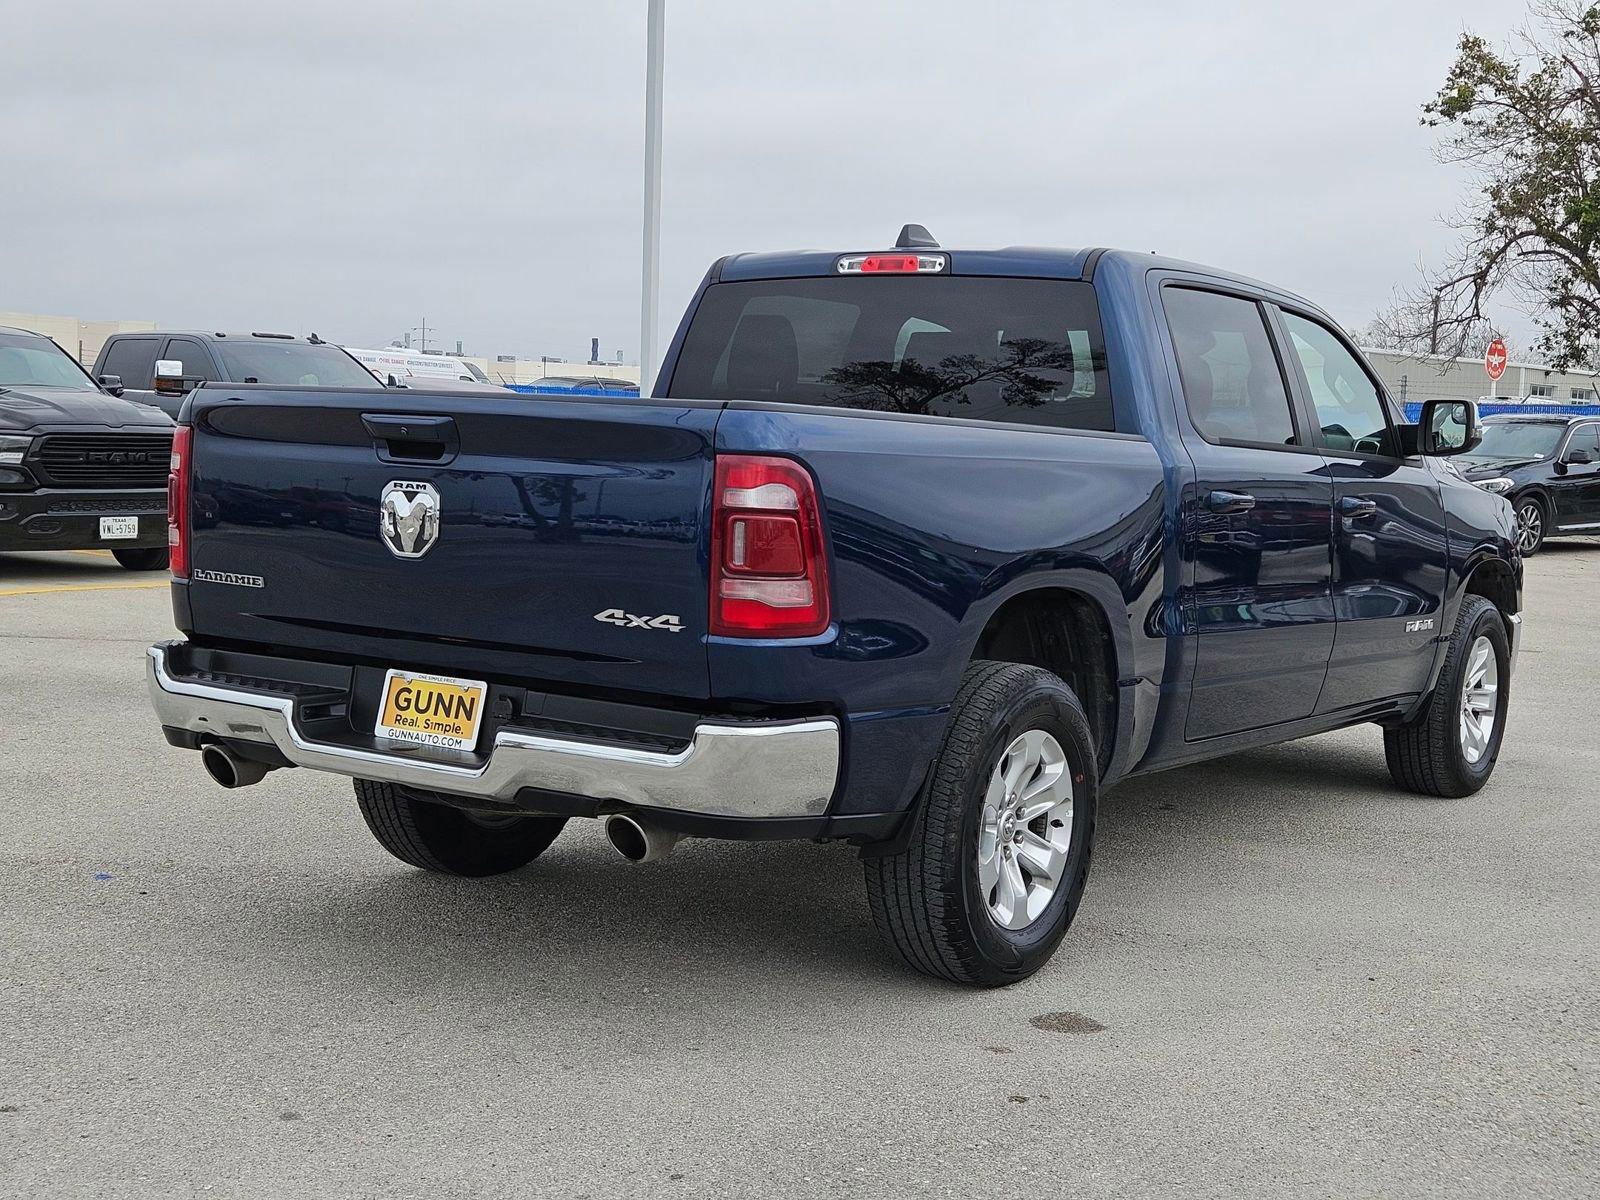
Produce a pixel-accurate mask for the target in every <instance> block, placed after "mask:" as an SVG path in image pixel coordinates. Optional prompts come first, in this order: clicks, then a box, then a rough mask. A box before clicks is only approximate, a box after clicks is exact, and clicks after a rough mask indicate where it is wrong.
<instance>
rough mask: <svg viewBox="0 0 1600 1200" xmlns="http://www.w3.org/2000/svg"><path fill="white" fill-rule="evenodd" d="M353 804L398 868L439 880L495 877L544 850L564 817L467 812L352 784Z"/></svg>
mask: <svg viewBox="0 0 1600 1200" xmlns="http://www.w3.org/2000/svg"><path fill="white" fill-rule="evenodd" d="M355 785H356V804H357V805H359V806H360V808H361V815H362V817H363V818H365V820H366V822H367V828H368V829H370V830H371V831H372V836H373V837H375V838H377V839H378V843H379V844H380V845H381V846H382V847H383V848H384V849H385V850H387V851H388V852H389V853H390V854H392V855H394V856H395V857H396V858H398V859H399V860H400V861H401V862H404V863H410V864H411V865H412V866H413V867H421V868H422V869H423V870H424V871H436V872H438V873H439V874H441V875H468V876H483V875H501V874H504V873H505V872H507V871H515V870H517V869H518V868H519V867H525V866H527V865H528V864H529V863H531V862H532V861H533V860H534V859H536V858H538V857H539V855H541V854H543V853H544V852H545V851H546V850H548V849H549V848H550V843H552V842H554V841H555V840H556V837H557V836H558V835H559V834H560V833H561V827H562V826H563V825H565V824H566V823H567V819H566V818H565V817H543V816H528V815H523V814H521V813H487V812H469V811H467V810H466V809H461V808H456V807H454V806H453V805H450V804H445V803H443V802H441V801H440V800H439V799H437V798H436V797H434V795H433V793H431V792H424V791H418V790H414V789H412V788H404V787H399V786H398V785H396V784H392V783H374V782H373V781H371V780H370V779H357V780H356V781H355Z"/></svg>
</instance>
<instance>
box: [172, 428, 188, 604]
mask: <svg viewBox="0 0 1600 1200" xmlns="http://www.w3.org/2000/svg"><path fill="white" fill-rule="evenodd" d="M193 437H194V430H193V429H191V428H190V427H189V426H187V425H179V426H178V428H177V429H176V430H175V431H174V432H173V435H172V465H171V466H170V467H168V468H167V562H168V564H169V565H170V566H171V567H172V577H173V578H174V579H187V578H189V445H190V443H191V441H192V440H193Z"/></svg>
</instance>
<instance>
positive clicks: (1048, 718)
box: [864, 662, 1099, 987]
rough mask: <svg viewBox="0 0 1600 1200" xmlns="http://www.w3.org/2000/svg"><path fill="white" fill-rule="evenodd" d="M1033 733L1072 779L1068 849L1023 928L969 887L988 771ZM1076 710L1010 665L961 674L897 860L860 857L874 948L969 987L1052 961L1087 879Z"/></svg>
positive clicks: (1086, 791) (1057, 684)
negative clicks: (1053, 883)
mask: <svg viewBox="0 0 1600 1200" xmlns="http://www.w3.org/2000/svg"><path fill="white" fill-rule="evenodd" d="M1030 729H1042V730H1044V731H1045V732H1047V733H1049V734H1051V735H1052V736H1053V737H1054V738H1055V739H1056V741H1057V743H1059V745H1060V747H1061V749H1062V751H1063V752H1064V754H1065V759H1066V769H1067V771H1068V772H1069V777H1070V779H1071V782H1072V788H1073V795H1072V804H1073V815H1072V833H1071V840H1070V844H1069V845H1070V849H1069V851H1068V854H1067V859H1066V865H1065V869H1064V870H1063V872H1062V874H1061V877H1060V882H1059V883H1058V884H1057V887H1056V891H1055V894H1054V896H1052V897H1051V899H1050V901H1049V903H1048V905H1047V906H1046V907H1045V908H1044V909H1043V911H1041V912H1040V913H1039V915H1038V916H1037V917H1036V918H1035V919H1034V920H1033V922H1032V923H1031V924H1028V925H1026V926H1025V927H1023V928H1021V929H1017V930H1009V929H1005V928H1002V926H1001V925H1000V924H999V923H998V922H997V921H996V920H995V919H994V918H992V917H991V916H990V913H989V908H988V904H987V902H986V898H985V897H984V895H983V894H982V892H981V890H980V885H979V882H978V837H979V833H980V829H981V826H982V820H983V811H984V804H985V793H986V791H987V788H988V782H989V777H990V773H991V772H992V771H993V770H994V769H995V767H996V765H997V764H998V763H999V761H1000V756H1001V755H1002V754H1003V753H1004V752H1005V750H1006V748H1007V747H1008V746H1009V745H1010V744H1011V742H1012V740H1013V739H1014V738H1015V737H1017V736H1018V735H1020V734H1022V733H1024V732H1026V731H1028V730H1030ZM1095 761H1096V760H1095V751H1094V739H1093V737H1092V736H1091V734H1090V732H1089V722H1088V719H1087V718H1086V717H1085V716H1084V712H1083V706H1082V705H1081V704H1080V703H1079V702H1078V698H1077V697H1076V696H1075V695H1073V694H1072V689H1071V688H1069V687H1068V686H1067V685H1066V684H1065V683H1063V682H1062V681H1061V680H1060V679H1059V678H1057V677H1056V676H1055V675H1052V674H1051V673H1050V672H1049V671H1045V670H1042V669H1040V668H1038V667H1028V666H1021V665H1018V664H1016V663H999V662H975V663H973V664H972V665H971V666H969V667H968V668H967V671H966V674H965V675H964V676H963V677H962V680H961V687H960V689H959V691H958V692H957V693H956V700H955V704H954V706H953V707H952V709H951V713H950V725H949V728H948V730H947V731H946V733H945V738H944V743H943V745H942V747H941V748H940V751H939V757H938V759H937V760H936V762H935V764H934V769H933V774H932V777H931V778H930V780H929V782H928V786H927V787H926V788H925V789H924V792H923V794H922V796H921V799H920V803H919V804H918V807H917V812H916V816H915V818H914V822H915V823H914V824H913V826H912V829H911V831H910V838H909V841H908V842H907V843H906V845H905V848H904V849H903V850H901V851H900V852H899V853H895V854H887V855H882V856H879V857H873V858H867V859H865V860H864V866H865V869H866V878H867V898H868V901H869V903H870V904H871V907H872V917H873V921H874V922H875V923H876V925H877V927H878V932H879V933H880V935H881V936H882V937H883V939H884V941H885V942H887V943H888V945H889V946H890V947H891V948H892V949H893V950H894V952H895V953H896V954H897V955H898V956H899V957H900V959H901V960H902V961H904V962H905V964H906V965H907V966H909V967H911V968H912V969H913V970H917V971H921V972H923V973H924V974H927V975H932V976H935V977H936V978H939V979H947V980H950V981H952V982H954V983H964V984H970V985H974V986H979V987H996V986H1000V985H1003V984H1008V983H1016V982H1018V981H1019V980H1022V979H1026V978H1027V977H1028V976H1029V975H1031V974H1033V973H1034V972H1035V971H1037V970H1038V969H1039V968H1040V967H1042V966H1043V965H1044V964H1045V962H1046V961H1047V960H1048V959H1049V957H1050V955H1051V954H1052V953H1054V951H1055V948H1056V945H1057V943H1059V942H1060V941H1061V938H1062V936H1063V935H1064V934H1065V933H1066V932H1067V927H1068V926H1069V925H1071V924H1072V918H1073V916H1074V915H1075V914H1076V913H1077V911H1078V902H1079V900H1080V899H1082V897H1083V888H1084V884H1085V883H1086V882H1087V880H1088V877H1089V858H1090V854H1091V851H1092V849H1093V844H1094V821H1095V804H1096V801H1097V799H1098V797H1099V777H1098V774H1097V770H1096V766H1095Z"/></svg>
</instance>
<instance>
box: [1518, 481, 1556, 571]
mask: <svg viewBox="0 0 1600 1200" xmlns="http://www.w3.org/2000/svg"><path fill="white" fill-rule="evenodd" d="M1516 510H1517V549H1519V550H1521V551H1522V557H1523V558H1531V557H1533V556H1534V555H1535V554H1537V553H1539V551H1540V550H1541V549H1542V548H1543V547H1544V539H1545V535H1546V534H1548V533H1549V532H1550V510H1549V508H1548V507H1546V505H1545V502H1544V501H1543V500H1541V499H1539V497H1538V496H1522V497H1519V498H1518V500H1517V503H1516Z"/></svg>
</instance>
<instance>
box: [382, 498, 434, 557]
mask: <svg viewBox="0 0 1600 1200" xmlns="http://www.w3.org/2000/svg"><path fill="white" fill-rule="evenodd" d="M378 536H379V537H380V538H382V539H383V544H384V545H385V546H387V547H389V553H390V554H392V555H394V556H395V557H396V558H421V557H422V556H423V555H424V554H426V553H427V552H428V551H429V550H432V549H433V544H434V543H435V542H437V541H438V540H439V493H438V492H437V491H435V490H434V487H433V485H432V484H431V483H412V482H410V481H409V480H405V479H397V480H395V481H393V482H392V483H390V484H389V485H388V486H387V487H385V488H384V489H383V499H382V500H381V501H380V502H379V504H378Z"/></svg>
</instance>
